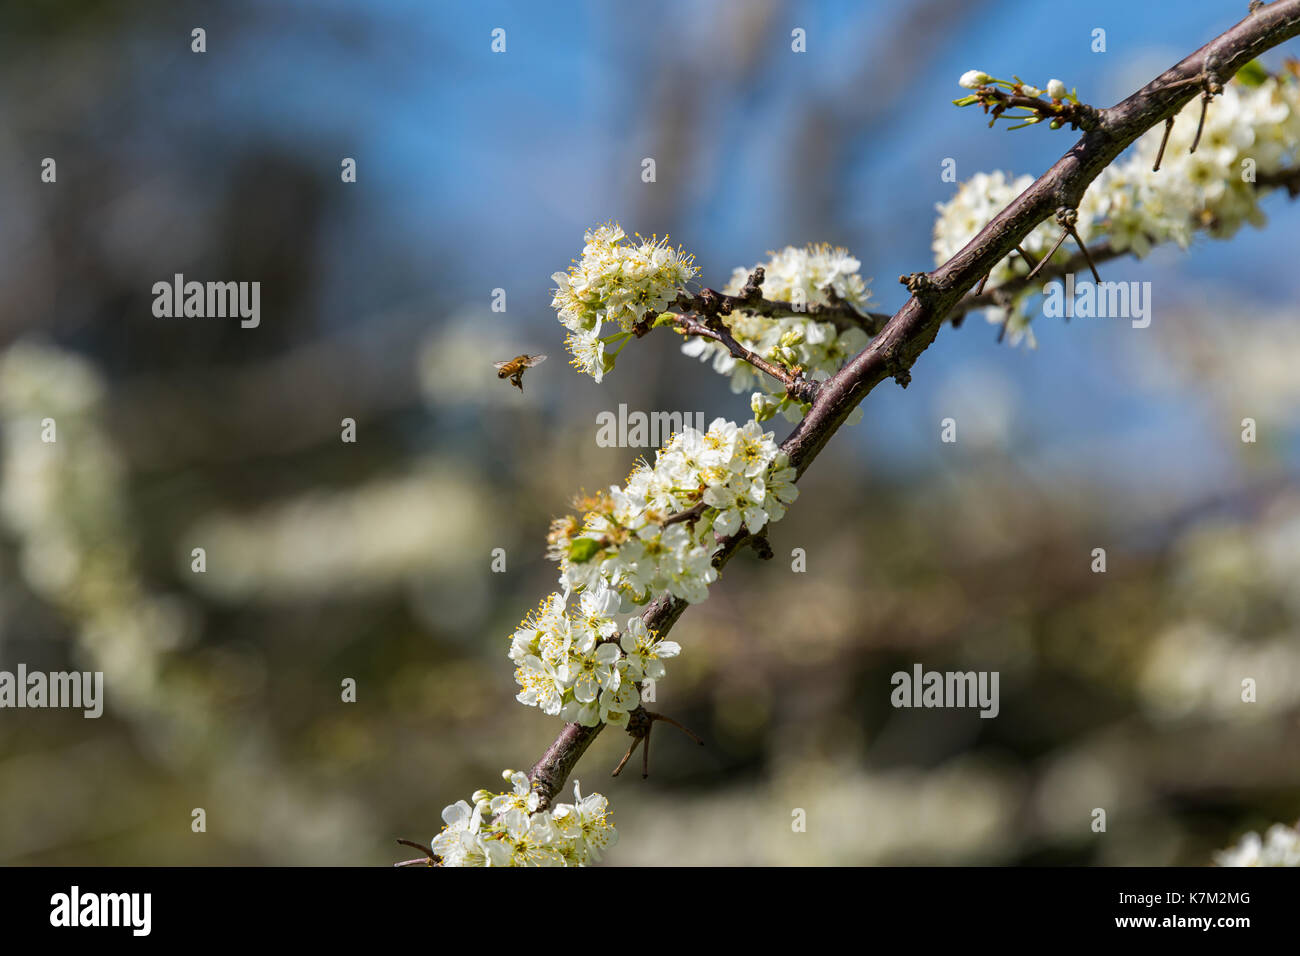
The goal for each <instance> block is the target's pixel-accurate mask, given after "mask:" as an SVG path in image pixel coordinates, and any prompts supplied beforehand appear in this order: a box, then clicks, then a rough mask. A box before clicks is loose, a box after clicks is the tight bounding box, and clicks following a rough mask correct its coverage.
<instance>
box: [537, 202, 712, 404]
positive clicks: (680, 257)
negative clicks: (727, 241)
mask: <svg viewBox="0 0 1300 956" xmlns="http://www.w3.org/2000/svg"><path fill="white" fill-rule="evenodd" d="M585 239H586V245H585V246H584V247H583V250H582V258H581V259H580V260H579V261H578V262H576V263H574V265H573V266H572V267H570V269H569V271H568V272H567V273H565V272H557V273H555V274H554V275H553V276H551V278H552V279H553V280H554V281H555V286H556V288H555V295H554V297H553V298H552V300H551V307H552V308H554V309H555V310H556V312H557V314H558V316H559V319H560V322H561V324H563V325H564V327H565V328H566V329H568V330H569V333H570V334H569V336H568V338H567V339H566V340H565V344H566V345H567V346H568V348H569V351H570V353H571V354H572V359H571V364H572V365H573V366H574V367H576V368H578V369H579V370H581V371H583V372H585V373H587V374H588V375H591V376H592V377H593V378H594V379H596V381H598V382H599V381H600V380H601V378H602V377H603V376H604V374H605V373H606V372H608V371H609V369H610V368H611V367H612V366H613V361H614V358H615V357H616V355H617V352H615V353H612V354H611V353H608V352H607V351H606V346H608V345H610V344H612V343H614V342H623V343H624V344H625V343H626V341H627V339H628V337H629V336H630V335H631V334H632V327H633V326H634V325H636V324H637V323H638V322H640V321H641V320H642V319H644V318H645V317H646V315H647V314H648V313H652V312H662V311H663V310H664V309H665V308H666V307H667V306H668V305H669V303H671V302H672V301H673V300H674V299H675V298H677V294H678V293H679V292H681V291H682V290H683V289H684V288H685V287H686V284H687V283H688V282H689V281H690V280H691V279H693V278H695V275H696V273H697V272H698V270H697V269H696V268H695V266H694V264H693V257H692V256H689V255H685V254H684V253H682V251H681V250H680V249H674V248H672V247H671V246H669V245H668V240H667V239H666V238H665V239H654V238H652V239H641V237H640V236H638V237H637V239H638V240H640V241H639V242H636V243H630V242H628V241H627V235H626V233H624V232H623V230H622V229H621V228H619V226H617V225H607V226H600V227H598V228H596V229H592V230H590V231H588V232H587V233H586V236H585ZM605 324H612V325H614V326H616V327H617V329H618V331H616V332H614V333H612V334H610V335H608V336H605V337H602V336H601V329H602V326H603V325H605Z"/></svg>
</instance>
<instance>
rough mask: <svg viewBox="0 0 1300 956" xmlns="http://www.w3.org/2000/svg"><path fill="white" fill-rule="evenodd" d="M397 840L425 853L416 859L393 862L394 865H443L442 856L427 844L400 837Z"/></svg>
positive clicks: (403, 844)
mask: <svg viewBox="0 0 1300 956" xmlns="http://www.w3.org/2000/svg"><path fill="white" fill-rule="evenodd" d="M397 842H398V843H400V844H401V845H402V846H409V847H414V848H415V849H417V850H419V851H420V852H421V853H423V854H424V856H423V857H421V858H419V859H415V860H403V861H402V862H401V863H394V864H393V866H394V867H399V866H441V865H442V857H440V856H438V855H437V854H435V853H434V852H433V850H431V849H429V848H428V847H427V846H424V845H423V844H421V843H416V842H415V841H414V840H402V839H399V840H398V841H397Z"/></svg>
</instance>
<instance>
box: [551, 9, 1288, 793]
mask: <svg viewBox="0 0 1300 956" xmlns="http://www.w3.org/2000/svg"><path fill="white" fill-rule="evenodd" d="M1297 34H1300V0H1277V2H1275V3H1272V4H1268V5H1266V6H1260V7H1256V8H1254V9H1252V11H1251V12H1250V14H1249V15H1248V16H1247V17H1246V18H1245V19H1244V20H1242V21H1241V22H1240V23H1238V24H1237V25H1236V26H1234V27H1232V28H1231V29H1230V30H1228V31H1227V32H1226V33H1224V34H1222V35H1221V36H1219V37H1218V38H1216V39H1214V40H1212V41H1210V42H1209V43H1207V44H1206V45H1205V46H1203V47H1201V48H1200V49H1199V50H1197V51H1196V52H1195V53H1193V54H1192V55H1191V56H1189V57H1187V58H1186V59H1184V60H1183V61H1182V62H1180V63H1178V64H1177V65H1176V66H1173V67H1171V68H1170V69H1168V70H1166V71H1165V72H1164V73H1163V74H1161V75H1160V76H1159V77H1157V78H1156V79H1155V80H1153V81H1152V82H1151V83H1149V84H1147V85H1146V86H1145V87H1143V88H1142V89H1141V90H1139V91H1138V92H1136V93H1134V94H1133V95H1132V96H1130V97H1129V98H1128V99H1126V100H1124V101H1123V102H1121V103H1118V104H1116V105H1115V106H1112V107H1110V108H1109V109H1105V110H1100V111H1098V122H1097V127H1096V128H1095V129H1092V130H1089V131H1088V132H1086V133H1085V134H1084V135H1083V136H1082V137H1081V138H1080V139H1079V141H1078V142H1077V143H1075V144H1074V146H1072V147H1071V148H1070V150H1069V151H1068V152H1067V153H1066V154H1065V155H1064V156H1063V157H1061V159H1059V160H1057V162H1056V163H1055V164H1054V165H1053V166H1052V167H1051V169H1049V170H1048V171H1047V172H1046V173H1044V174H1043V175H1042V176H1041V177H1039V179H1037V180H1036V181H1035V182H1034V183H1033V184H1032V185H1031V186H1030V187H1029V188H1028V189H1027V190H1025V192H1023V193H1022V194H1021V195H1020V196H1019V197H1018V198H1017V199H1016V200H1015V201H1013V202H1012V203H1011V204H1010V205H1009V206H1007V207H1006V208H1005V209H1003V210H1002V212H1000V213H999V214H998V215H997V216H996V217H994V219H993V220H992V221H991V222H990V223H989V224H988V225H987V226H985V227H984V229H982V230H981V231H980V233H979V234H978V235H977V236H975V238H974V239H972V240H971V241H970V242H969V243H967V244H966V246H965V247H964V248H962V249H961V251H959V252H958V253H957V254H956V255H955V256H953V257H952V258H951V259H949V260H948V261H947V262H946V263H944V264H943V265H942V266H940V267H939V268H938V269H936V270H935V271H934V272H932V273H929V274H924V273H914V274H913V275H912V276H909V277H907V278H908V280H909V282H908V284H909V288H910V289H912V290H913V295H912V297H911V298H909V299H908V300H907V302H906V303H905V304H904V305H903V307H902V308H901V309H899V310H898V312H896V313H895V314H894V315H893V317H892V318H890V320H889V321H888V323H886V325H885V327H884V328H883V329H882V330H881V332H880V334H879V335H877V336H876V337H875V338H874V339H873V340H872V342H871V344H870V345H868V346H867V347H866V348H865V349H863V351H862V352H861V353H859V354H858V355H857V356H856V357H855V358H854V359H853V360H852V361H850V362H849V363H848V364H847V365H845V366H844V367H843V368H842V369H841V370H840V371H839V372H838V373H836V375H835V376H834V377H832V378H831V379H829V380H828V381H827V382H825V383H823V385H822V387H821V388H820V389H819V390H818V393H817V397H816V400H815V401H814V402H813V403H812V407H811V408H810V409H809V410H808V413H807V414H806V415H805V416H804V419H803V421H802V422H800V423H799V425H798V426H797V427H796V428H795V430H794V431H793V432H792V433H791V435H790V436H789V437H788V438H787V439H786V440H785V441H784V442H782V444H781V447H782V449H783V450H785V451H786V452H787V453H788V454H789V455H790V460H791V463H792V464H793V465H794V466H795V468H796V469H798V471H799V473H800V474H802V473H803V472H804V471H805V470H807V468H808V466H809V465H811V464H812V462H813V461H814V460H815V459H816V457H817V455H818V454H819V453H820V452H821V450H822V448H823V447H825V445H826V442H827V441H828V440H829V439H830V437H831V435H833V434H834V433H835V432H836V430H837V429H838V428H839V427H840V425H841V424H843V422H844V420H845V419H846V418H848V416H849V413H850V412H852V411H853V409H854V408H856V407H857V405H858V403H859V402H861V401H862V399H863V398H865V397H866V396H867V394H868V393H870V392H871V390H872V389H874V388H875V387H876V386H877V385H879V384H880V383H881V382H882V381H884V380H885V379H886V378H890V377H893V378H896V379H899V380H902V381H906V377H907V375H908V374H909V370H910V369H911V367H912V364H913V363H914V362H915V361H916V359H917V358H918V357H919V356H920V354H921V353H922V352H924V351H925V349H926V348H928V347H929V345H930V343H931V342H933V341H934V339H935V336H936V335H938V332H939V329H940V327H941V326H942V325H943V323H944V321H945V319H946V318H947V317H948V315H949V314H950V312H951V311H952V310H953V309H954V308H955V307H956V306H957V305H958V303H960V302H962V301H963V300H962V297H963V296H964V295H965V294H966V292H967V290H969V289H971V288H972V287H973V286H974V285H975V283H977V282H978V281H979V280H980V277H981V276H984V275H987V274H988V272H989V271H990V270H991V269H992V268H993V267H994V266H995V265H997V263H998V262H999V261H1001V259H1002V258H1003V257H1004V256H1006V255H1008V254H1009V253H1011V251H1012V250H1014V249H1015V247H1016V245H1017V244H1019V243H1021V242H1023V241H1024V239H1025V237H1026V236H1028V235H1029V233H1030V232H1031V231H1033V229H1034V228H1035V227H1036V226H1037V225H1038V224H1039V223H1040V222H1042V221H1043V220H1044V219H1046V218H1048V217H1049V216H1051V215H1053V214H1055V212H1056V210H1058V209H1061V208H1066V209H1074V208H1077V207H1078V204H1079V200H1080V199H1081V198H1082V196H1083V193H1084V191H1085V190H1086V189H1087V188H1088V184H1089V183H1091V182H1092V181H1093V180H1094V179H1096V178H1097V176H1098V174H1099V173H1100V172H1101V171H1102V170H1103V169H1105V168H1106V166H1108V165H1109V164H1110V163H1111V162H1112V161H1113V160H1114V159H1115V158H1116V157H1117V156H1119V154H1120V153H1122V152H1123V151H1124V150H1125V149H1126V148H1127V147H1128V146H1129V145H1130V144H1132V143H1133V142H1134V140H1136V139H1137V138H1138V137H1139V136H1140V135H1142V134H1143V133H1145V132H1146V131H1147V130H1148V129H1150V128H1152V127H1153V126H1155V125H1156V124H1157V123H1161V122H1164V121H1165V120H1166V119H1168V118H1169V117H1170V116H1173V115H1174V114H1175V113H1177V112H1178V111H1179V110H1180V109H1182V107H1183V106H1184V105H1185V104H1186V103H1187V102H1188V101H1189V100H1190V99H1191V98H1192V97H1193V96H1195V95H1197V92H1198V91H1197V89H1196V88H1195V87H1194V83H1193V81H1195V80H1197V79H1198V78H1201V77H1204V76H1205V74H1206V73H1207V72H1208V71H1211V70H1212V71H1213V72H1214V74H1215V75H1216V76H1217V77H1218V78H1219V80H1220V81H1221V82H1226V81H1227V79H1229V78H1230V77H1232V76H1233V75H1235V74H1236V72H1237V71H1238V70H1239V69H1241V67H1243V66H1245V64H1246V63H1248V62H1250V61H1251V60H1253V59H1254V58H1255V57H1257V56H1259V55H1260V54H1261V53H1263V52H1264V51H1265V50H1268V49H1270V48H1271V47H1274V46H1277V45H1278V44H1279V43H1282V42H1283V41H1284V40H1288V39H1290V38H1291V37H1293V36H1296V35H1297ZM1096 251H1097V250H1094V256H1095V254H1096ZM741 541H742V535H737V536H735V537H733V538H730V539H728V540H726V541H725V542H724V543H723V545H722V548H721V550H720V551H719V553H718V555H717V556H716V557H715V559H714V563H715V564H716V565H717V566H718V567H722V566H723V565H725V564H726V562H727V561H728V560H730V558H731V556H732V555H733V554H735V551H736V549H737V547H738V546H739V545H740V543H741ZM685 609H686V602H684V601H679V600H676V599H674V598H673V597H672V596H671V595H669V594H667V593H665V594H661V595H660V596H659V597H658V598H656V599H655V600H654V601H653V602H651V604H650V605H649V606H648V607H647V608H646V609H645V611H644V612H643V613H642V615H641V617H642V619H643V620H644V621H645V622H646V625H647V626H649V627H650V628H652V629H653V630H655V631H657V632H658V633H659V634H661V635H662V634H665V633H667V632H668V631H669V630H670V629H671V628H672V627H673V625H674V624H675V623H676V622H677V619H678V618H679V617H681V614H682V611H684V610H685ZM602 727H603V725H601V724H598V725H597V726H595V727H583V726H581V725H578V724H566V725H565V726H564V729H563V730H562V731H561V732H560V735H559V736H558V737H557V738H556V740H555V742H554V743H552V744H551V746H550V747H549V748H548V749H547V751H546V753H545V754H543V755H542V758H541V759H540V760H539V761H538V762H537V763H536V764H535V765H534V766H533V768H532V770H531V771H529V777H530V778H531V779H532V781H533V787H534V789H536V790H537V791H538V793H539V794H540V796H541V798H542V804H541V805H542V806H543V807H546V806H549V805H550V802H551V800H552V799H553V797H554V796H555V795H556V794H557V793H558V792H559V790H560V788H561V787H563V786H564V782H565V780H566V779H567V778H568V775H569V773H570V771H571V770H572V769H573V767H574V765H575V764H576V763H577V761H578V759H579V758H580V757H581V756H582V754H583V753H584V752H585V751H586V749H587V748H588V747H589V746H590V745H591V742H592V741H593V740H595V739H596V736H597V735H598V734H599V733H600V731H601V728H602Z"/></svg>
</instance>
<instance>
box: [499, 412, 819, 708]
mask: <svg viewBox="0 0 1300 956" xmlns="http://www.w3.org/2000/svg"><path fill="white" fill-rule="evenodd" d="M794 479H795V470H794V468H792V467H791V466H790V463H789V458H788V457H787V455H786V454H785V453H784V452H782V451H781V450H780V449H779V448H778V447H777V445H776V442H775V441H774V440H773V436H772V433H771V432H764V431H763V430H762V428H761V427H760V426H759V425H758V423H757V422H752V421H751V422H748V423H746V424H745V425H744V426H738V425H736V424H735V423H734V422H728V421H725V420H723V419H721V418H719V419H716V420H714V422H713V423H712V425H710V427H709V430H708V431H707V432H701V431H699V430H697V429H694V428H689V427H688V428H685V429H684V430H683V431H682V432H680V433H679V434H676V435H674V436H673V437H672V439H671V440H670V441H669V442H668V444H666V445H665V446H664V447H663V448H662V449H660V450H659V452H658V453H657V454H656V456H655V463H654V465H649V464H647V463H645V462H640V463H638V465H637V467H636V468H635V469H634V470H633V472H632V474H631V475H630V476H629V477H628V480H627V483H626V484H625V485H624V486H622V487H619V486H617V485H615V486H611V487H610V488H609V490H608V492H606V493H602V494H599V495H589V496H587V497H585V498H583V499H580V501H579V502H578V504H579V505H580V506H581V507H582V508H583V509H584V510H585V512H586V513H585V515H584V518H583V519H582V520H581V521H579V519H578V518H577V517H576V516H569V517H566V518H560V519H557V520H556V521H555V522H554V523H553V524H552V527H551V532H550V534H549V535H548V545H549V547H548V554H549V556H550V557H552V558H553V559H555V560H557V561H558V562H559V564H560V583H561V584H562V586H563V588H564V590H563V591H562V592H556V593H554V594H552V595H550V596H549V597H548V598H547V599H546V600H545V601H543V602H542V603H541V605H540V606H539V607H538V609H537V610H536V611H534V612H533V613H531V614H529V615H528V616H527V617H526V618H525V619H524V620H523V622H521V624H520V625H519V627H518V629H516V631H515V632H514V635H513V637H512V639H511V643H510V659H511V660H512V661H513V662H514V663H515V680H516V682H517V683H518V684H519V686H520V691H519V693H518V694H517V695H516V699H517V700H518V701H519V702H520V703H523V704H528V705H530V706H535V707H539V708H540V709H541V710H542V711H543V712H544V713H547V714H550V715H552V716H557V715H558V716H559V717H561V718H563V719H564V720H566V721H571V722H576V723H580V724H583V725H585V726H595V725H596V724H597V723H609V724H616V725H626V724H627V721H628V716H629V714H630V713H631V712H632V711H634V710H635V709H636V708H637V707H638V706H639V705H640V702H641V700H640V691H639V689H638V685H639V684H640V683H641V682H643V681H645V680H655V681H657V680H660V679H662V678H663V676H664V674H665V668H664V664H663V662H664V661H665V660H667V659H670V658H672V657H675V656H676V655H677V654H678V653H679V652H680V650H681V648H680V647H679V645H677V644H676V643H675V642H673V641H663V640H660V639H659V637H658V634H656V633H655V631H653V630H652V629H650V628H649V627H647V625H646V623H645V621H644V620H643V619H642V618H641V617H639V616H637V615H636V614H631V615H630V616H628V617H627V618H626V619H625V621H624V625H623V627H622V629H621V630H620V628H619V625H618V615H619V614H620V613H622V612H623V611H625V610H630V609H635V608H636V607H637V606H639V605H643V604H646V603H647V602H649V600H650V598H651V597H652V596H653V595H654V594H656V593H660V592H662V591H668V592H669V593H671V594H672V595H673V596H674V597H676V598H679V599H680V600H683V601H687V602H690V603H693V604H694V603H699V602H700V601H703V600H705V599H706V598H707V597H708V588H709V585H710V584H711V583H712V582H713V581H715V580H716V579H717V576H718V572H717V569H716V568H714V566H713V556H714V555H715V554H716V553H717V551H718V550H719V549H720V548H721V547H722V544H721V542H722V540H723V539H725V538H727V537H728V536H730V535H733V534H735V533H736V532H738V531H739V530H740V529H741V526H742V525H744V527H745V528H746V529H747V530H748V531H750V532H751V533H757V532H759V531H761V530H762V529H763V528H764V527H765V526H766V525H767V524H768V523H769V522H771V521H779V520H780V519H781V518H782V517H784V516H785V511H786V506H787V505H788V504H789V503H790V502H792V501H794V500H795V498H796V497H797V496H798V488H796V487H795V484H794ZM575 595H576V601H575ZM575 604H576V606H575Z"/></svg>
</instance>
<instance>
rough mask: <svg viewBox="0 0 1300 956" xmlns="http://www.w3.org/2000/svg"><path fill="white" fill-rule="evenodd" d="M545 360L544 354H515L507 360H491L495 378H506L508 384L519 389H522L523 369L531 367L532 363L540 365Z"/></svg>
mask: <svg viewBox="0 0 1300 956" xmlns="http://www.w3.org/2000/svg"><path fill="white" fill-rule="evenodd" d="M545 361H546V356H545V355H528V354H526V353H525V354H524V355H516V356H515V357H514V358H512V359H511V360H510V361H508V362H493V363H492V366H493V368H495V369H496V370H497V378H508V379H510V384H511V385H513V386H514V387H515V388H517V389H519V391H521V392H522V391H523V390H524V369H527V368H532V367H533V366H534V365H541V364H542V363H543V362H545Z"/></svg>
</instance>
